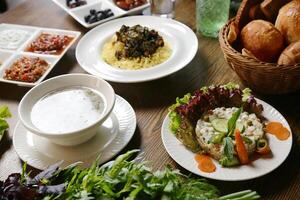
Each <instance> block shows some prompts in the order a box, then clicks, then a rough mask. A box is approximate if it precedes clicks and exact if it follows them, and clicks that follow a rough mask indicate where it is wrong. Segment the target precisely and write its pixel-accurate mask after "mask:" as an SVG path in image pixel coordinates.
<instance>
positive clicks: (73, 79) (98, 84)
mask: <svg viewBox="0 0 300 200" xmlns="http://www.w3.org/2000/svg"><path fill="white" fill-rule="evenodd" d="M78 86H79V87H86V88H89V89H93V90H95V91H97V92H99V93H100V94H101V96H102V97H101V98H103V100H104V108H103V109H104V110H103V112H102V114H101V115H100V116H99V117H97V119H96V121H95V120H94V121H93V123H92V124H89V125H88V126H85V127H80V128H79V129H77V130H74V131H69V132H59V133H51V132H50V131H48V132H47V131H45V130H41V129H39V128H38V127H36V126H35V125H34V121H33V119H32V116H31V113H32V110H33V108H34V106H35V104H36V103H37V102H38V101H39V100H40V99H42V98H43V97H45V96H46V95H48V94H50V93H53V92H55V91H61V90H63V89H65V88H72V87H78ZM114 104H115V92H114V90H113V88H112V87H111V85H110V84H109V83H107V82H106V81H104V80H103V79H101V78H98V77H96V76H92V75H87V74H67V75H61V76H57V77H54V78H51V79H48V80H46V81H44V82H43V83H41V84H39V85H37V86H35V87H33V88H32V89H31V90H29V91H28V92H27V93H26V94H25V96H24V97H23V98H22V100H21V102H20V104H19V108H18V113H19V118H20V121H21V122H22V124H23V125H24V126H25V127H26V129H27V130H29V131H31V132H32V133H34V134H37V135H39V136H41V137H45V138H47V139H49V140H51V141H52V142H53V143H56V144H59V145H66V146H72V145H78V144H81V143H84V142H86V141H87V140H89V139H90V138H92V137H93V136H94V135H95V134H96V132H97V131H96V130H97V128H98V127H99V125H101V124H102V123H103V122H104V121H105V120H106V118H107V117H108V116H109V114H110V113H111V111H112V109H113V107H114ZM47 105H48V104H47ZM47 113H48V112H47ZM57 115H59V113H57ZM43 116H44V115H43ZM82 120H86V119H85V118H83V119H82ZM49 123H50V121H49ZM53 126H58V124H53Z"/></svg>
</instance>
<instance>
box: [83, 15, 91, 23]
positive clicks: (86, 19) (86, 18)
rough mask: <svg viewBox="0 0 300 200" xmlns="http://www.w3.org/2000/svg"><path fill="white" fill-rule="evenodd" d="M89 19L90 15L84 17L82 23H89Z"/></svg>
mask: <svg viewBox="0 0 300 200" xmlns="http://www.w3.org/2000/svg"><path fill="white" fill-rule="evenodd" d="M90 18H91V15H86V16H84V21H85V22H86V23H88V21H90Z"/></svg>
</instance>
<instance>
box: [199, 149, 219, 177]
mask: <svg viewBox="0 0 300 200" xmlns="http://www.w3.org/2000/svg"><path fill="white" fill-rule="evenodd" d="M195 160H196V161H197V163H198V168H199V169H200V170H201V171H203V172H206V173H212V172H214V171H216V166H215V164H214V163H213V161H212V159H211V157H210V156H208V155H204V154H197V155H196V156H195Z"/></svg>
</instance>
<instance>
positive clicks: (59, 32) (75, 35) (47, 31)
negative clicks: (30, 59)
mask: <svg viewBox="0 0 300 200" xmlns="http://www.w3.org/2000/svg"><path fill="white" fill-rule="evenodd" d="M42 34H53V35H64V36H68V37H70V38H71V40H70V42H69V43H68V44H67V46H65V47H64V48H63V50H62V51H60V52H59V53H57V54H54V53H46V52H31V51H29V50H28V48H29V45H30V44H31V43H32V42H34V41H35V40H37V39H38V38H39V37H40V36H41V35H42ZM79 35H80V33H79V32H78V33H77V32H73V31H65V30H56V29H41V30H40V31H39V32H38V33H37V34H35V36H34V37H32V38H31V39H30V40H29V41H27V43H26V44H25V45H24V46H23V47H22V51H24V52H30V53H34V54H41V55H51V56H61V55H63V54H64V53H65V52H66V51H67V50H68V48H69V47H70V46H71V45H72V44H73V43H74V42H75V40H76V39H77V38H78V36H79Z"/></svg>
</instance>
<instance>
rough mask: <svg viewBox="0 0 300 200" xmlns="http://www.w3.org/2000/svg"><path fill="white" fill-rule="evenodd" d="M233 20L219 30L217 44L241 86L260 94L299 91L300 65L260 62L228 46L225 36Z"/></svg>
mask: <svg viewBox="0 0 300 200" xmlns="http://www.w3.org/2000/svg"><path fill="white" fill-rule="evenodd" d="M234 20H235V19H234V18H233V19H231V20H229V21H228V22H227V24H225V26H224V27H223V28H222V29H221V30H220V32H219V42H220V46H221V49H222V51H223V53H224V57H225V60H226V61H227V63H228V64H229V66H230V67H231V68H232V69H233V70H234V71H235V72H236V73H237V75H238V76H239V78H240V79H241V81H242V82H243V84H244V85H246V86H248V87H250V88H251V89H253V90H254V91H257V92H259V93H262V94H284V93H290V92H294V91H297V90H300V64H296V65H278V64H276V63H265V62H261V61H258V60H256V59H254V58H251V57H248V56H244V55H242V54H241V53H240V52H238V51H237V50H235V49H234V48H233V47H232V46H231V45H230V44H229V42H228V40H227V34H228V31H229V26H230V24H231V23H234Z"/></svg>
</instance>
